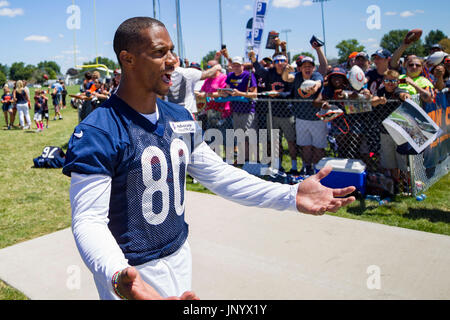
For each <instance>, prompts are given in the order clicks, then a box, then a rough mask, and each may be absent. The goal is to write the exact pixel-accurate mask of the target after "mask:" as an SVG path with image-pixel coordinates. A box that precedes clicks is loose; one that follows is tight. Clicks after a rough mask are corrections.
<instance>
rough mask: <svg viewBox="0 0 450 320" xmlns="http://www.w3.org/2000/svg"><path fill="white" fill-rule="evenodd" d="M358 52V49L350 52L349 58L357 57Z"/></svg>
mask: <svg viewBox="0 0 450 320" xmlns="http://www.w3.org/2000/svg"><path fill="white" fill-rule="evenodd" d="M358 53H359V52H357V51H353V52H352V53H350V55H349V56H348V58H349V59H353V58H355V57H356V55H357V54H358Z"/></svg>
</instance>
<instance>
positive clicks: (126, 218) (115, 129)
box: [63, 95, 202, 265]
mask: <svg viewBox="0 0 450 320" xmlns="http://www.w3.org/2000/svg"><path fill="white" fill-rule="evenodd" d="M157 106H158V112H159V119H158V121H157V123H156V124H152V123H151V122H150V121H148V120H147V119H146V118H145V117H143V116H142V115H140V114H139V113H137V112H136V111H135V110H134V109H132V108H131V107H130V106H128V105H127V104H126V103H125V102H124V101H123V100H121V99H120V98H119V97H118V96H116V95H113V96H112V97H111V98H110V99H108V100H107V101H106V102H105V103H104V104H102V105H101V106H100V107H99V108H97V109H96V110H94V111H93V112H92V113H91V114H89V116H88V117H86V119H84V120H83V121H82V122H81V123H80V124H79V125H78V126H77V127H76V128H75V130H74V134H73V135H72V137H71V139H70V141H69V148H68V151H67V156H66V162H65V165H64V168H63V173H64V174H66V175H68V176H70V174H71V172H77V173H82V174H103V175H108V176H110V177H111V178H112V182H111V199H110V205H109V216H108V218H109V224H108V227H109V229H110V230H111V233H112V234H113V236H114V238H115V239H116V241H117V243H118V244H119V246H120V248H121V249H122V251H123V253H124V255H125V257H126V258H127V259H128V262H129V264H130V265H140V264H143V263H145V262H148V261H150V260H153V259H158V258H162V257H165V256H168V255H170V254H172V253H174V252H175V251H176V250H178V249H179V248H180V247H181V246H182V245H183V243H184V242H185V240H186V238H187V235H188V225H187V223H186V222H185V220H184V194H185V176H186V167H187V164H188V162H189V159H190V156H191V152H192V150H193V149H194V148H195V147H196V146H197V145H198V144H200V143H201V142H202V132H201V129H200V128H199V127H198V125H197V124H196V123H195V122H194V120H193V118H192V116H191V114H190V113H189V111H188V110H186V109H185V108H183V107H181V106H178V105H176V104H173V103H170V102H165V101H162V100H160V99H158V100H157Z"/></svg>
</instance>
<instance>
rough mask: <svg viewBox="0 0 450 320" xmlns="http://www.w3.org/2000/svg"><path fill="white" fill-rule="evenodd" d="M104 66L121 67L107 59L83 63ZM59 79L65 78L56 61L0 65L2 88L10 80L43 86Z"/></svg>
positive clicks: (0, 83) (98, 58)
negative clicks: (47, 82) (47, 81)
mask: <svg viewBox="0 0 450 320" xmlns="http://www.w3.org/2000/svg"><path fill="white" fill-rule="evenodd" d="M96 61H98V63H99V64H104V65H105V66H107V67H108V68H109V69H111V70H114V69H117V68H119V65H118V64H117V63H116V62H115V61H113V60H111V59H109V58H106V57H97V58H96V59H94V60H92V61H88V62H85V63H83V64H84V65H89V64H96ZM44 75H47V78H48V79H58V78H61V77H63V76H64V74H62V73H61V67H60V66H59V64H58V63H56V62H55V61H46V60H45V61H41V62H39V63H38V64H37V65H33V64H25V63H24V62H21V61H19V62H13V63H12V64H11V65H10V66H8V65H6V64H1V63H0V86H3V85H4V84H5V83H6V82H7V81H8V80H12V81H17V80H26V81H27V82H28V83H31V84H41V85H42V84H43V83H44V82H45V81H46V80H47V79H46V78H45V77H44Z"/></svg>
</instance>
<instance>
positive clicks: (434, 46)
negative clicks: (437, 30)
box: [431, 43, 443, 50]
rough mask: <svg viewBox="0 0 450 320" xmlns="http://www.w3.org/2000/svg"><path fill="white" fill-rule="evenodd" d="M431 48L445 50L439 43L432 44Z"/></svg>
mask: <svg viewBox="0 0 450 320" xmlns="http://www.w3.org/2000/svg"><path fill="white" fill-rule="evenodd" d="M431 49H441V50H443V49H442V46H441V45H440V44H439V43H435V44H433V45H432V46H431Z"/></svg>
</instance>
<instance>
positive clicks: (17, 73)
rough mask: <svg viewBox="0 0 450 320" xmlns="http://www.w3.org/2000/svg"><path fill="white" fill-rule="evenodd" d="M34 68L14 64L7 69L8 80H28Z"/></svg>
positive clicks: (30, 65)
mask: <svg viewBox="0 0 450 320" xmlns="http://www.w3.org/2000/svg"><path fill="white" fill-rule="evenodd" d="M34 70H36V66H34V65H32V64H27V65H25V63H23V62H14V63H13V64H12V65H11V67H10V68H9V78H10V79H11V80H30V78H31V76H32V75H33V72H34Z"/></svg>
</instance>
